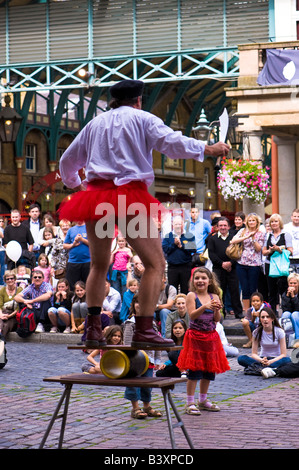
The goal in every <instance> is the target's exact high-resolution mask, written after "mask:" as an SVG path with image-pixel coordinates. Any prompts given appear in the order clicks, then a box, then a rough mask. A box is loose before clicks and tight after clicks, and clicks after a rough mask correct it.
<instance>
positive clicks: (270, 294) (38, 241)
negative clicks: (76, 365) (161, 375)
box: [0, 204, 299, 347]
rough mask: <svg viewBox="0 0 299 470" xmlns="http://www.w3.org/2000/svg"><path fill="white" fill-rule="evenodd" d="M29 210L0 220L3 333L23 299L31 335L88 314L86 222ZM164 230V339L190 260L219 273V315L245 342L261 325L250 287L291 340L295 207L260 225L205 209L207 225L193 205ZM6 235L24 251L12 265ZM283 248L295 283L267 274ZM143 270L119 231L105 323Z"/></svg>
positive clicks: (120, 311) (121, 318)
mask: <svg viewBox="0 0 299 470" xmlns="http://www.w3.org/2000/svg"><path fill="white" fill-rule="evenodd" d="M28 215H29V218H28V219H26V220H24V221H21V214H20V212H19V211H18V210H13V211H11V217H10V220H9V221H5V220H4V218H3V217H0V240H1V247H0V262H1V271H0V276H1V278H0V282H1V285H2V288H1V289H0V332H1V334H2V335H3V336H6V335H7V334H8V333H9V332H10V331H13V330H14V329H15V328H16V318H15V317H16V312H17V311H18V309H20V308H21V307H24V306H27V307H28V308H31V309H32V310H33V311H34V314H35V318H36V325H37V327H36V330H35V331H36V332H50V333H51V332H53V333H54V332H55V333H56V332H63V333H80V332H82V331H83V330H84V320H85V317H86V313H87V307H86V302H85V282H86V279H87V276H88V273H89V269H90V253H89V244H88V239H87V234H86V227H85V224H84V222H77V223H75V224H71V223H70V222H69V221H68V220H61V221H60V222H59V223H58V224H56V221H55V220H54V219H53V217H52V216H51V215H49V214H46V215H45V216H44V217H43V219H41V213H40V208H39V206H38V204H32V205H31V206H30V208H29V211H28ZM5 223H7V225H6V226H5ZM165 227H166V228H165ZM165 227H163V224H162V225H161V226H159V234H160V237H161V244H162V248H163V252H164V256H165V260H166V267H167V271H166V273H165V277H164V278H163V279H162V280H161V293H160V296H159V299H158V303H157V306H156V311H155V321H156V323H157V324H158V326H159V328H160V332H161V334H162V336H165V337H170V335H171V332H172V323H173V322H174V321H177V320H179V319H183V320H184V321H185V323H186V325H187V326H188V314H187V310H186V300H185V298H186V295H187V294H188V292H189V281H190V277H191V273H192V270H193V269H194V268H195V267H196V266H204V265H205V266H206V267H208V268H209V269H210V270H212V271H213V272H214V274H215V275H216V278H217V279H218V282H219V286H220V288H221V291H222V302H223V311H222V314H223V318H226V317H228V318H230V316H232V315H233V316H234V317H235V318H237V319H240V320H241V321H242V323H243V327H244V330H245V333H246V335H247V337H248V340H249V341H248V343H247V344H246V345H244V346H245V347H250V346H251V339H252V332H253V330H254V329H255V328H256V327H257V324H258V312H257V311H256V309H255V305H254V304H253V303H252V298H253V297H254V295H255V297H256V294H257V293H258V296H259V298H260V299H262V300H261V303H262V304H263V305H268V306H270V307H271V309H272V310H273V311H274V312H275V314H276V316H277V317H279V316H280V315H281V312H285V313H284V315H283V318H284V319H288V328H289V333H291V334H293V339H295V340H296V339H297V336H298V334H299V328H298V318H299V306H298V305H299V300H298V290H299V289H298V286H299V281H298V279H299V278H298V279H297V276H299V274H298V275H297V270H299V209H295V210H294V211H293V213H292V215H291V220H290V222H289V223H287V224H285V225H284V224H283V222H282V219H281V217H280V215H279V214H273V215H272V216H271V217H270V218H269V219H267V223H262V221H261V220H260V218H259V217H258V216H257V214H244V213H243V212H237V213H236V214H235V217H234V221H233V223H230V221H229V220H228V219H227V218H226V217H223V216H221V214H220V213H214V214H212V217H211V222H210V221H208V220H206V219H204V218H202V217H201V216H200V214H199V210H198V209H197V207H192V208H191V210H190V211H189V212H186V213H185V214H184V213H181V214H179V215H175V216H173V218H172V220H171V224H170V225H169V224H168V225H165ZM12 240H14V241H17V242H18V243H19V244H20V246H21V249H22V252H21V256H20V258H19V260H18V261H17V262H15V261H13V260H11V259H10V258H9V257H8V256H7V254H6V255H5V248H6V246H7V244H8V243H9V242H10V241H12ZM234 243H242V245H243V252H242V255H241V258H240V259H238V260H232V259H230V258H229V257H228V255H227V254H226V248H227V247H228V246H229V244H234ZM282 250H288V251H289V253H290V273H292V274H293V275H294V276H295V278H296V279H295V281H294V280H293V283H292V280H291V281H290V280H288V276H287V275H283V276H280V277H275V278H274V277H271V276H270V275H269V266H270V260H271V256H272V255H273V253H275V252H278V253H281V252H282ZM143 270H144V268H143V265H142V263H141V261H140V258H139V256H138V255H137V254H136V253H134V252H132V249H131V248H130V247H129V246H128V245H127V242H126V240H125V238H124V237H122V236H121V234H118V237H117V238H116V239H115V241H114V244H113V248H112V251H111V266H110V269H109V272H108V273H107V280H106V298H105V301H104V304H103V309H102V314H103V315H104V316H105V323H106V324H109V325H114V324H117V325H124V324H125V322H126V320H127V319H128V316H129V311H130V305H131V302H132V299H133V297H134V295H135V294H136V293H137V292H138V287H139V283H140V280H141V278H142V274H143ZM296 283H297V284H296ZM295 284H296V285H295ZM79 292H81V294H80V296H81V297H80V299H79V306H80V309H79V310H80V311H78V293H79ZM74 304H75V308H74ZM297 306H298V307H297ZM282 309H283V310H282ZM74 312H75V314H74ZM78 312H79V313H78ZM103 319H104V317H103ZM285 323H286V322H285Z"/></svg>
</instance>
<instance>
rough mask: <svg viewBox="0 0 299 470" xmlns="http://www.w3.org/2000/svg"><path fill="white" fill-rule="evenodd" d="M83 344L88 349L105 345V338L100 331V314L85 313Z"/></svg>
mask: <svg viewBox="0 0 299 470" xmlns="http://www.w3.org/2000/svg"><path fill="white" fill-rule="evenodd" d="M85 344H86V347H87V348H89V349H99V348H100V347H101V346H106V344H107V343H106V339H105V337H104V335H103V333H102V320H101V315H87V320H86V341H85Z"/></svg>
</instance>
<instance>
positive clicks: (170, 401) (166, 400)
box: [162, 388, 194, 449]
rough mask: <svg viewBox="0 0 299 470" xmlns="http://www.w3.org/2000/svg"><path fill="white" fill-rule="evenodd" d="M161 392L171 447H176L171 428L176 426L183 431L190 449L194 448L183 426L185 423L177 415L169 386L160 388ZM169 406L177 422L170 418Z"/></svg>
mask: <svg viewBox="0 0 299 470" xmlns="http://www.w3.org/2000/svg"><path fill="white" fill-rule="evenodd" d="M162 393H163V398H164V404H165V410H166V417H167V422H168V430H169V436H170V441H171V447H172V449H176V448H177V447H176V444H175V439H174V432H173V430H174V429H175V428H177V427H180V428H181V429H182V431H183V433H184V436H185V438H186V441H187V442H188V444H189V447H190V449H194V447H193V444H192V441H191V439H190V436H189V434H188V432H187V430H186V428H185V425H184V423H183V421H182V419H181V417H180V415H179V412H178V410H177V408H176V406H175V404H174V401H173V399H172V396H171V393H170V390H169V388H162ZM170 407H171V408H172V410H173V412H174V414H175V417H176V419H177V423H174V424H173V423H172V420H171V414H170Z"/></svg>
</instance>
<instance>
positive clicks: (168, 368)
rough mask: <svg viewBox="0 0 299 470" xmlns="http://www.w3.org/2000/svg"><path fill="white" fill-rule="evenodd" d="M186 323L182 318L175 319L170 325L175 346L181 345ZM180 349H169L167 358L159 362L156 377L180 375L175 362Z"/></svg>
mask: <svg viewBox="0 0 299 470" xmlns="http://www.w3.org/2000/svg"><path fill="white" fill-rule="evenodd" d="M186 331H187V325H186V323H185V322H184V320H175V321H174V322H173V323H172V327H171V339H172V340H173V341H174V343H175V345H176V346H182V344H183V339H184V336H185V333H186ZM180 352H181V351H169V352H168V357H169V360H168V361H167V362H165V364H161V366H160V367H159V370H157V372H156V376H157V377H181V372H180V370H179V369H178V368H177V362H178V358H179V355H180Z"/></svg>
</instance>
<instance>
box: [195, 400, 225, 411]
mask: <svg viewBox="0 0 299 470" xmlns="http://www.w3.org/2000/svg"><path fill="white" fill-rule="evenodd" d="M197 408H198V409H200V410H206V411H220V408H219V406H218V405H216V404H215V403H211V402H210V401H208V400H205V401H203V402H200V401H199V402H198V404H197Z"/></svg>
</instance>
